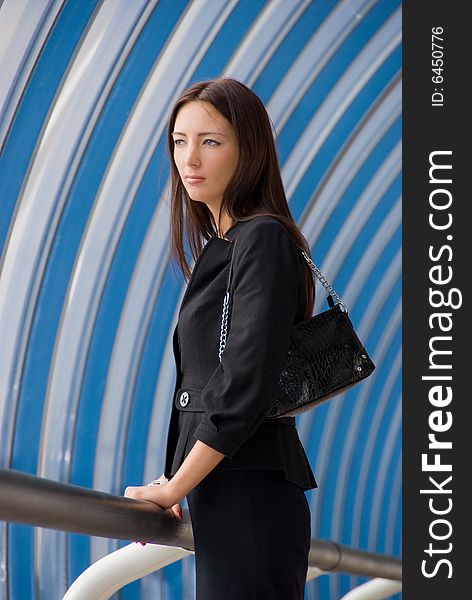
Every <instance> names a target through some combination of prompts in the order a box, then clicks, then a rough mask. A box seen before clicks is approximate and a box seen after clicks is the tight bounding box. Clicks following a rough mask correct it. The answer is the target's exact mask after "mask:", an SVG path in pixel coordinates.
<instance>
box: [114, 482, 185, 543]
mask: <svg viewBox="0 0 472 600" xmlns="http://www.w3.org/2000/svg"><path fill="white" fill-rule="evenodd" d="M155 481H160V482H161V484H160V485H158V484H157V485H156V484H154V483H151V484H148V485H140V486H128V487H127V488H126V489H125V493H124V496H125V497H126V498H134V500H145V501H147V502H152V503H153V504H155V505H156V506H158V507H159V508H161V509H162V510H163V511H164V512H168V513H169V514H170V515H171V516H172V517H173V518H174V519H183V514H182V507H181V506H180V502H177V503H173V500H172V498H171V496H170V494H169V493H168V491H167V485H166V484H167V481H168V480H167V478H165V477H164V476H163V475H161V477H159V480H155ZM169 491H170V490H169ZM139 543H140V544H141V545H143V546H145V545H146V542H139Z"/></svg>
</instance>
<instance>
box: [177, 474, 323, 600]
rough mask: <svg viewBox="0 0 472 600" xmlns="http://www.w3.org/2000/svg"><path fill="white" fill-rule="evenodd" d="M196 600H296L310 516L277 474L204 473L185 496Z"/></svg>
mask: <svg viewBox="0 0 472 600" xmlns="http://www.w3.org/2000/svg"><path fill="white" fill-rule="evenodd" d="M187 502H188V507H189V512H190V517H191V521H192V527H193V536H194V544H195V569H196V600H269V599H270V600H277V599H280V600H303V597H304V587H305V581H306V575H307V569H308V553H309V550H310V539H311V524H310V508H309V505H308V502H307V499H306V497H305V494H304V492H303V490H302V489H301V488H300V487H298V486H297V485H296V484H294V483H292V482H291V481H288V480H287V479H285V478H284V476H283V473H282V472H281V471H277V470H233V471H222V472H211V473H210V474H209V475H207V476H206V477H205V479H203V481H201V483H200V484H199V485H197V486H196V487H195V488H194V489H193V490H192V491H191V492H190V493H189V494H188V495H187Z"/></svg>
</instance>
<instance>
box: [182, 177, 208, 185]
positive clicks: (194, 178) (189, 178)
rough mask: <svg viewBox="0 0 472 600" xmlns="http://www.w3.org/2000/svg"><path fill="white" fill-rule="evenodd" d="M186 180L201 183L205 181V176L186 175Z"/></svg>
mask: <svg viewBox="0 0 472 600" xmlns="http://www.w3.org/2000/svg"><path fill="white" fill-rule="evenodd" d="M185 181H188V183H192V184H193V183H201V182H202V181H205V178H204V177H186V178H185Z"/></svg>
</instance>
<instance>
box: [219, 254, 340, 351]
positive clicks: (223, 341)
mask: <svg viewBox="0 0 472 600" xmlns="http://www.w3.org/2000/svg"><path fill="white" fill-rule="evenodd" d="M233 252H234V248H233ZM302 255H303V258H304V259H305V260H306V262H307V263H308V265H309V267H310V269H311V270H312V271H313V273H314V274H315V277H316V278H317V279H318V280H319V281H320V282H321V284H322V286H323V287H324V289H325V290H326V292H327V293H328V295H329V296H331V297H332V298H333V300H334V301H335V302H336V304H339V306H340V307H341V310H342V311H343V312H347V308H346V305H345V304H344V303H343V301H342V300H341V298H340V297H339V296H338V294H336V292H335V291H334V288H333V286H332V285H331V284H330V283H329V281H328V280H327V279H326V277H325V276H324V275H323V273H322V272H321V271H320V270H319V269H318V267H317V266H316V265H315V263H314V262H313V261H312V260H311V258H310V257H309V256H307V254H306V253H305V252H302ZM232 265H233V258H232V257H231V266H230V274H229V277H228V285H227V290H226V294H225V297H224V300H223V313H222V315H221V330H220V349H219V352H218V356H219V359H220V362H221V356H222V354H223V350H224V349H225V346H226V338H227V334H228V313H229V282H230V278H231V270H232Z"/></svg>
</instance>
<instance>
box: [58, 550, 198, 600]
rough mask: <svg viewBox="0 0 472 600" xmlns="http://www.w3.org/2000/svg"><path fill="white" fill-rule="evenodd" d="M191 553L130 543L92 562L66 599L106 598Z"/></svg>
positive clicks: (69, 590) (88, 599)
mask: <svg viewBox="0 0 472 600" xmlns="http://www.w3.org/2000/svg"><path fill="white" fill-rule="evenodd" d="M189 554H193V552H192V551H191V550H184V549H183V548H177V547H175V546H163V545H161V544H146V546H141V544H137V543H136V544H135V543H133V544H128V545H127V546H124V547H123V548H120V549H119V550H116V551H115V552H112V553H111V554H107V555H106V556H104V557H103V558H101V559H100V560H97V562H95V563H93V564H92V565H90V567H88V569H86V570H85V571H84V572H83V573H82V574H81V575H80V576H79V577H78V578H77V579H76V580H75V581H74V583H73V584H72V585H71V586H70V588H69V589H68V590H67V592H66V593H65V595H64V596H63V600H106V599H107V598H110V596H112V595H113V594H114V593H115V592H117V591H118V590H119V589H121V588H122V587H124V586H125V585H127V584H128V583H131V582H132V581H136V579H141V577H144V576H145V575H149V573H152V572H153V571H157V570H159V569H162V568H163V567H166V566H167V565H170V564H171V563H173V562H175V561H177V560H180V559H181V558H185V557H186V556H188V555H189Z"/></svg>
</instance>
